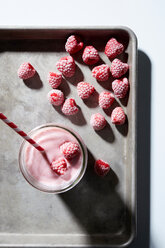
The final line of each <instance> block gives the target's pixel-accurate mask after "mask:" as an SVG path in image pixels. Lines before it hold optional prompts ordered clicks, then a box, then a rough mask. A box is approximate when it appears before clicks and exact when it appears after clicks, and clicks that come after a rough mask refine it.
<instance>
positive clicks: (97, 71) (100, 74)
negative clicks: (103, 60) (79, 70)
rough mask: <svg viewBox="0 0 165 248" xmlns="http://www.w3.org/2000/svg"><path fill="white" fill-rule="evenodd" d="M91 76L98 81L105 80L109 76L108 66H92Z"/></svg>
mask: <svg viewBox="0 0 165 248" xmlns="http://www.w3.org/2000/svg"><path fill="white" fill-rule="evenodd" d="M92 76H93V77H95V78H96V79H97V80H98V81H106V80H108V78H109V77H110V68H109V66H108V65H104V64H103V65H99V66H96V67H94V68H93V70H92Z"/></svg>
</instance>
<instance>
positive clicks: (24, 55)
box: [0, 27, 137, 247]
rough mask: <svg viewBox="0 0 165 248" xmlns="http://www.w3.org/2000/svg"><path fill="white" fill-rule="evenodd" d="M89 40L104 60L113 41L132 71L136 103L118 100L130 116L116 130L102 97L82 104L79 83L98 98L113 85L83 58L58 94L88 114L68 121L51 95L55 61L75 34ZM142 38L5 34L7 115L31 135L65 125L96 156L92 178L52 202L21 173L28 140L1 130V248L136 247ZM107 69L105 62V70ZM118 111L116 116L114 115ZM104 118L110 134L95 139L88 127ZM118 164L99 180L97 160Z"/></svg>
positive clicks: (102, 33) (63, 32) (115, 30)
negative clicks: (27, 67)
mask: <svg viewBox="0 0 165 248" xmlns="http://www.w3.org/2000/svg"><path fill="white" fill-rule="evenodd" d="M72 33H77V34H79V35H81V36H82V38H83V40H84V42H85V45H91V44H92V45H94V46H95V47H96V48H97V49H98V50H99V54H100V56H101V59H102V60H103V61H104V62H105V63H107V64H109V65H110V63H111V62H110V61H109V59H108V58H107V57H106V56H105V55H104V52H103V50H104V46H105V44H106V42H107V40H108V39H109V38H110V37H112V36H113V37H116V38H117V39H118V40H119V41H121V42H122V43H124V44H125V46H126V47H127V48H126V51H125V53H124V54H123V55H121V56H119V57H120V58H121V59H122V60H123V61H128V63H129V65H130V70H129V75H128V77H129V81H130V92H129V97H128V98H127V99H125V100H122V101H119V100H117V101H116V102H115V104H114V105H113V107H112V108H114V107H115V105H121V106H122V107H123V108H124V110H125V112H126V114H127V119H128V121H127V123H126V124H125V125H123V126H121V127H116V126H114V125H112V124H111V121H110V112H111V111H106V112H104V111H103V110H102V109H100V108H99V107H98V104H97V97H98V94H97V93H96V94H95V95H94V96H92V97H91V98H90V99H88V100H85V101H82V100H81V99H80V98H79V97H78V95H77V92H76V84H77V83H78V82H79V81H83V80H84V81H87V82H91V83H92V84H93V85H94V86H95V88H96V90H97V92H98V93H99V92H101V91H102V90H104V89H107V90H111V82H112V78H110V80H109V81H108V82H105V83H98V82H97V81H96V80H95V79H94V78H93V77H92V76H91V69H92V67H90V66H87V65H85V64H83V62H82V60H81V55H82V52H79V53H78V54H76V55H74V56H73V57H74V58H75V61H76V64H77V69H76V74H75V76H74V77H73V78H70V79H64V80H63V83H62V84H61V86H60V87H59V88H60V89H62V90H63V91H64V94H65V96H66V97H74V98H75V99H76V102H77V104H78V105H79V106H80V108H81V111H79V113H78V114H77V115H76V116H73V117H69V118H68V117H65V116H64V115H63V114H62V113H61V111H60V108H53V107H52V106H51V105H50V104H49V103H48V102H47V98H46V95H47V93H48V92H49V90H50V89H51V88H50V87H49V85H48V83H47V74H48V72H49V71H56V66H55V63H56V61H57V60H58V59H59V58H60V57H62V56H65V55H66V52H65V50H64V44H65V40H66V38H67V37H68V35H69V34H72ZM136 46H137V44H136V37H135V35H134V34H133V32H132V31H131V30H129V29H127V28H125V27H105V28H70V29H66V28H58V29H54V28H47V29H42V28H40V29H39V28H38V29H31V28H29V29H21V28H15V29H9V28H8V29H0V101H1V104H0V109H1V111H2V112H4V114H6V115H7V116H8V118H9V119H11V120H13V121H14V122H15V123H16V124H18V126H20V128H22V129H23V130H25V131H26V132H28V131H30V130H31V129H32V128H34V127H36V126H38V125H41V124H44V123H47V122H55V123H58V124H60V123H62V124H63V125H66V126H68V127H71V128H73V129H74V130H76V131H77V132H78V133H79V134H80V135H81V137H82V138H83V140H84V141H85V143H86V145H87V148H88V151H89V162H88V168H87V172H86V174H85V176H84V178H83V179H82V181H81V182H80V183H79V184H78V185H77V186H76V187H75V188H73V189H72V190H71V191H69V192H67V193H64V194H60V195H52V194H46V193H42V192H40V191H38V190H36V189H34V188H32V187H31V186H30V185H29V184H28V183H27V182H26V181H25V180H24V178H23V176H22V175H21V173H20V171H19V168H18V151H19V147H20V145H21V142H22V140H21V137H19V136H18V135H16V134H15V132H14V131H13V130H11V129H10V128H9V127H7V126H6V125H4V123H2V122H0V135H1V137H0V167H1V169H0V247H4V246H7V247H10V246H11V247H14V246H34V247H35V246H37V247H43V246H45V247H49V246H52V247H60V246H62V247H65V246H67V247H68V246H71V247H73V246H78V247H79V246H93V247H96V246H101V247H103V246H124V245H126V244H128V243H129V242H131V240H132V238H133V236H134V234H135V229H136V70H137V68H136V55H137V47H136ZM25 61H29V62H31V63H32V65H33V66H34V67H35V68H36V70H37V72H38V74H37V75H36V76H35V77H34V78H33V79H29V80H26V81H25V82H23V81H22V80H20V79H19V78H18V77H17V69H18V67H19V65H20V64H21V63H23V62H25ZM100 63H102V62H100ZM111 110H112V109H111ZM96 112H100V113H102V114H103V115H104V116H105V117H106V120H107V122H108V125H107V127H106V128H105V129H104V130H102V131H99V132H95V131H94V130H93V129H92V128H91V127H90V125H89V120H90V116H91V114H92V113H96ZM98 158H102V159H104V160H106V161H108V162H109V163H110V164H111V168H112V170H111V172H110V173H109V175H107V176H106V177H105V178H100V177H98V176H97V175H95V173H94V172H93V164H94V160H95V159H98Z"/></svg>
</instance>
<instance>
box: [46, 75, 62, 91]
mask: <svg viewBox="0 0 165 248" xmlns="http://www.w3.org/2000/svg"><path fill="white" fill-rule="evenodd" d="M61 80H62V74H61V73H55V72H49V75H48V82H49V84H50V86H51V87H52V88H53V89H56V88H58V86H59V85H60V84H61Z"/></svg>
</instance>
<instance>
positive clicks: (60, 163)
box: [50, 158, 67, 176]
mask: <svg viewBox="0 0 165 248" xmlns="http://www.w3.org/2000/svg"><path fill="white" fill-rule="evenodd" d="M50 167H51V169H52V170H53V171H54V172H55V173H56V174H57V175H59V176H61V175H64V173H65V171H66V170H67V163H66V161H65V159H64V158H59V159H57V160H54V161H53V162H52V163H51V165H50Z"/></svg>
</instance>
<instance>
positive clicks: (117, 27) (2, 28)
mask: <svg viewBox="0 0 165 248" xmlns="http://www.w3.org/2000/svg"><path fill="white" fill-rule="evenodd" d="M34 30H36V31H42V30H43V31H46V30H47V31H56V30H57V31H58V30H68V31H69V30H99V31H101V30H123V31H126V32H127V33H128V34H129V37H130V38H131V40H132V67H133V68H134V69H135V70H132V82H133V84H134V87H133V88H134V91H135V92H134V96H135V97H134V98H133V104H132V110H133V111H134V113H135V114H134V115H133V116H132V118H133V123H134V125H133V129H134V132H133V133H132V134H133V135H132V139H133V144H134V147H133V152H132V156H133V160H132V161H133V163H132V164H133V165H134V166H133V172H132V173H133V174H132V175H133V181H134V185H133V186H134V187H133V188H132V190H134V194H133V197H132V203H131V207H132V206H134V211H133V214H134V216H133V218H132V220H133V222H132V223H131V227H132V233H131V235H130V237H129V239H128V240H127V241H126V242H125V243H123V244H120V245H104V246H105V247H126V246H128V245H129V244H130V243H132V241H133V240H134V238H135V237H136V235H137V142H136V141H137V87H138V85H137V70H138V57H137V51H138V50H137V48H138V40H137V36H136V34H135V33H134V31H133V30H132V29H131V28H129V27H127V26H123V25H113V26H110V25H99V26H96V25H89V26H87V25H85V26H82V25H81V26H76V25H73V26H55V25H52V26H50V25H48V26H40V25H35V26H32V25H27V26H25V25H24V26H23V25H0V40H5V39H6V38H5V39H3V38H2V37H1V32H3V31H4V32H10V31H11V32H15V31H34ZM9 39H11V38H7V39H6V40H9ZM21 39H23V38H21ZM25 39H27V38H25ZM131 211H132V209H131ZM4 234H7V233H0V236H1V235H4ZM11 235H24V234H18V233H11ZM28 235H29V236H30V235H32V236H33V235H36V234H30V233H29V234H27V236H28ZM45 235H46V236H47V234H45ZM48 235H49V234H48ZM43 236H44V234H43ZM25 246H26V247H38V248H39V247H45V245H42V244H40V245H34V244H28V245H24V244H10V245H9V244H0V247H25ZM72 246H73V247H94V246H93V245H79V246H77V245H72ZM95 246H96V247H103V245H95ZM46 247H63V245H57V246H56V245H50V244H49V245H46ZM66 247H71V246H70V245H66Z"/></svg>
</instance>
